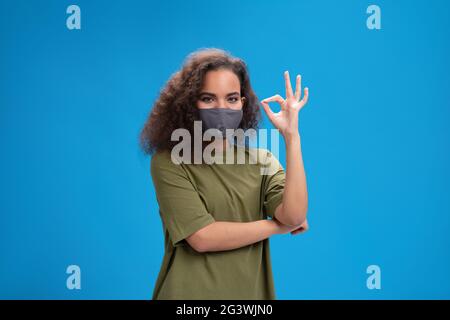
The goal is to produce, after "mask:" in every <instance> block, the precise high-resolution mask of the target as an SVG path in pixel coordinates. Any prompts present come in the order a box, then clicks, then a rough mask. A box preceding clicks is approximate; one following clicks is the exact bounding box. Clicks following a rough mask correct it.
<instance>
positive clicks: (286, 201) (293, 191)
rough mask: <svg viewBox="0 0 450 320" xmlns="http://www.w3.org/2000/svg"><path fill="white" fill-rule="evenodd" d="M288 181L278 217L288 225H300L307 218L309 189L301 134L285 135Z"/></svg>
mask: <svg viewBox="0 0 450 320" xmlns="http://www.w3.org/2000/svg"><path fill="white" fill-rule="evenodd" d="M285 142H286V181H285V186H284V191H283V202H282V204H281V205H280V210H277V211H278V212H277V219H278V220H279V221H280V222H282V223H285V224H287V225H299V224H302V223H303V222H304V221H305V219H306V212H307V210H308V191H307V186H306V176H305V169H304V166H303V158H302V152H301V141H300V135H299V134H298V133H297V134H292V135H286V136H285Z"/></svg>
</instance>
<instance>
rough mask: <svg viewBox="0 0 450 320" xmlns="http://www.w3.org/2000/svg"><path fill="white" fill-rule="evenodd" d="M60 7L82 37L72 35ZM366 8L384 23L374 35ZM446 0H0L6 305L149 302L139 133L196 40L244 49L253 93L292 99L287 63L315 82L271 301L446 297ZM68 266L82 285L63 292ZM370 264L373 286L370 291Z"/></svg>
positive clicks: (150, 233)
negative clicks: (299, 205)
mask: <svg viewBox="0 0 450 320" xmlns="http://www.w3.org/2000/svg"><path fill="white" fill-rule="evenodd" d="M70 4H77V5H78V6H80V8H81V26H82V28H81V30H69V29H67V27H66V18H67V17H68V14H66V8H67V7H68V6H69V5H70ZM370 4H377V5H379V6H380V8H381V26H382V29H381V30H369V29H368V28H367V27H366V19H367V17H368V14H366V8H367V7H368V6H369V5H370ZM449 9H450V2H449V1H444V0H443V1H381V0H377V1H374V2H371V1H370V2H369V1H356V0H355V1H331V0H330V1H256V0H247V1H237V0H227V1H220V2H219V1H214V2H213V1H151V2H150V1H76V2H74V3H72V2H67V1H60V0H58V1H56V0H55V1H1V2H0V45H1V46H0V112H1V114H0V145H1V158H0V164H1V165H0V177H1V179H0V214H1V216H0V219H1V220H0V259H1V261H0V262H1V263H0V298H3V299H12V298H18V299H23V298H30V299H149V298H150V297H151V294H152V290H153V286H154V283H155V280H156V277H157V274H158V272H159V268H160V264H161V261H162V255H163V250H164V248H163V245H164V242H163V241H164V239H163V233H162V225H161V221H160V218H159V215H158V211H157V210H158V206H157V203H156V199H155V193H154V189H153V186H152V182H151V177H150V171H149V160H150V159H149V157H146V156H145V155H143V154H142V152H141V151H140V150H139V147H138V143H137V142H138V134H139V132H140V129H141V128H142V125H143V124H144V122H145V120H146V117H147V114H148V112H149V110H150V108H151V106H152V103H153V101H154V100H155V99H156V97H157V96H158V93H159V90H160V89H161V88H162V87H163V86H164V84H165V81H166V80H167V79H168V78H169V76H170V75H171V74H172V73H173V72H175V71H177V70H178V69H179V68H180V67H181V63H182V61H183V59H184V58H185V56H186V55H187V54H189V53H190V52H192V51H194V50H196V49H199V48H203V47H219V48H223V49H226V50H228V51H230V52H231V53H232V54H233V55H235V56H238V57H241V58H242V59H244V60H245V61H246V63H247V64H248V66H249V70H250V77H251V81H252V85H253V87H254V90H255V92H256V93H257V95H258V98H260V99H262V98H265V97H268V96H271V95H273V94H276V93H280V94H281V95H283V96H284V81H283V71H284V70H289V71H290V72H291V77H292V80H294V75H295V74H296V73H301V74H302V76H303V84H304V85H305V86H308V87H309V88H310V99H309V102H308V104H307V105H306V106H305V108H304V109H303V110H301V112H300V125H299V129H300V133H301V137H302V151H303V158H304V162H305V169H306V174H307V182H308V191H309V216H308V217H309V218H308V220H309V223H310V227H311V229H310V230H309V231H308V232H307V233H306V234H304V235H297V236H291V235H289V234H288V235H277V236H274V237H272V238H271V240H270V241H271V250H272V261H273V270H274V277H275V279H274V280H275V286H276V292H277V298H278V299H317V298H324V299H407V298H412V299H417V298H423V299H434V298H437V299H440V298H450V250H449V240H450V236H449V231H450V218H449V215H450V197H449V190H450V189H449V186H450V184H449V178H450V170H449V166H448V165H449V163H450V159H449V155H450V153H449V137H450V129H449V128H450V126H449V120H450V112H449V107H450V105H449V101H450V90H449V89H450V86H449V84H450V72H449V71H450V70H449V69H450V68H449V67H450V64H449V59H448V58H449V57H450V46H449V39H450V37H449V33H450V19H449V16H448V14H449V12H450V10H449ZM274 108H275V107H274ZM261 127H266V128H272V125H271V124H270V123H269V122H268V120H267V118H266V117H265V116H264V122H263V123H262V124H261ZM283 148H284V145H282V146H281V147H280V160H281V162H282V163H283V164H285V152H284V150H283ZM71 264H76V265H79V266H80V268H81V286H82V289H81V290H68V289H67V288H66V278H67V277H68V275H67V274H66V268H67V266H68V265H71ZM371 264H376V265H379V266H380V267H381V285H382V288H381V290H369V289H367V287H366V279H367V277H368V275H367V274H366V268H367V266H369V265H371Z"/></svg>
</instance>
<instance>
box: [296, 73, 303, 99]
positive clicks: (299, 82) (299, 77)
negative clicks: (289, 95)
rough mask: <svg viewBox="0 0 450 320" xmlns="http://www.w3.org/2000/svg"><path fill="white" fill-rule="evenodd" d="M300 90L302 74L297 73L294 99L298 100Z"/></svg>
mask: <svg viewBox="0 0 450 320" xmlns="http://www.w3.org/2000/svg"><path fill="white" fill-rule="evenodd" d="M301 92H302V76H301V75H299V74H298V75H297V78H296V82H295V101H298V100H300V93H301Z"/></svg>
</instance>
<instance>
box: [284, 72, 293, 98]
mask: <svg viewBox="0 0 450 320" xmlns="http://www.w3.org/2000/svg"><path fill="white" fill-rule="evenodd" d="M284 82H285V85H286V99H288V98H290V97H292V96H293V95H294V94H293V93H292V86H291V79H290V78H289V71H285V72H284Z"/></svg>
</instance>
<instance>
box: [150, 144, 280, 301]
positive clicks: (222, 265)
mask: <svg viewBox="0 0 450 320" xmlns="http://www.w3.org/2000/svg"><path fill="white" fill-rule="evenodd" d="M238 152H243V153H241V154H244V158H245V163H244V164H242V162H241V163H239V162H238V156H237V154H238ZM232 153H233V154H234V158H235V159H234V162H233V163H231V164H230V163H224V164H219V163H214V164H206V163H202V164H186V163H181V164H176V163H174V162H173V161H172V159H171V154H170V152H168V151H164V152H157V153H155V154H154V155H153V156H152V159H151V175H152V179H153V184H154V187H155V191H156V198H157V201H158V204H159V214H160V217H161V220H162V226H163V233H164V237H165V242H164V243H165V252H164V257H163V261H162V265H161V268H160V271H159V275H158V278H157V280H156V284H155V287H154V291H153V297H152V299H154V300H156V299H165V300H167V299H180V300H181V299H217V300H229V299H239V300H243V299H275V288H274V282H273V276H272V265H271V259H270V250H269V239H268V238H267V239H265V240H262V241H259V242H256V243H254V244H251V245H247V246H244V247H241V248H237V249H233V250H226V251H214V252H203V253H200V252H197V251H195V250H194V249H193V248H192V247H191V246H190V245H189V244H188V242H187V241H186V240H185V238H186V237H188V236H189V235H191V234H193V233H194V232H196V231H197V230H199V229H201V228H203V227H205V226H207V225H208V224H211V223H213V222H215V221H235V222H250V221H257V220H262V219H267V217H270V218H273V215H274V212H275V209H276V207H277V206H278V205H279V204H280V203H281V201H282V194H283V190H284V183H285V171H284V168H283V167H282V165H281V164H280V162H279V161H278V159H276V157H275V156H274V155H273V154H272V153H271V152H270V151H269V150H267V149H262V148H251V147H244V146H236V145H235V146H234V147H233V149H232ZM221 154H222V153H219V154H218V155H221ZM225 154H227V153H226V152H225V153H223V154H222V159H223V160H225V159H226V156H225ZM255 155H256V158H255ZM241 159H242V158H241ZM264 168H266V171H265V172H264ZM268 168H270V169H268Z"/></svg>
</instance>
